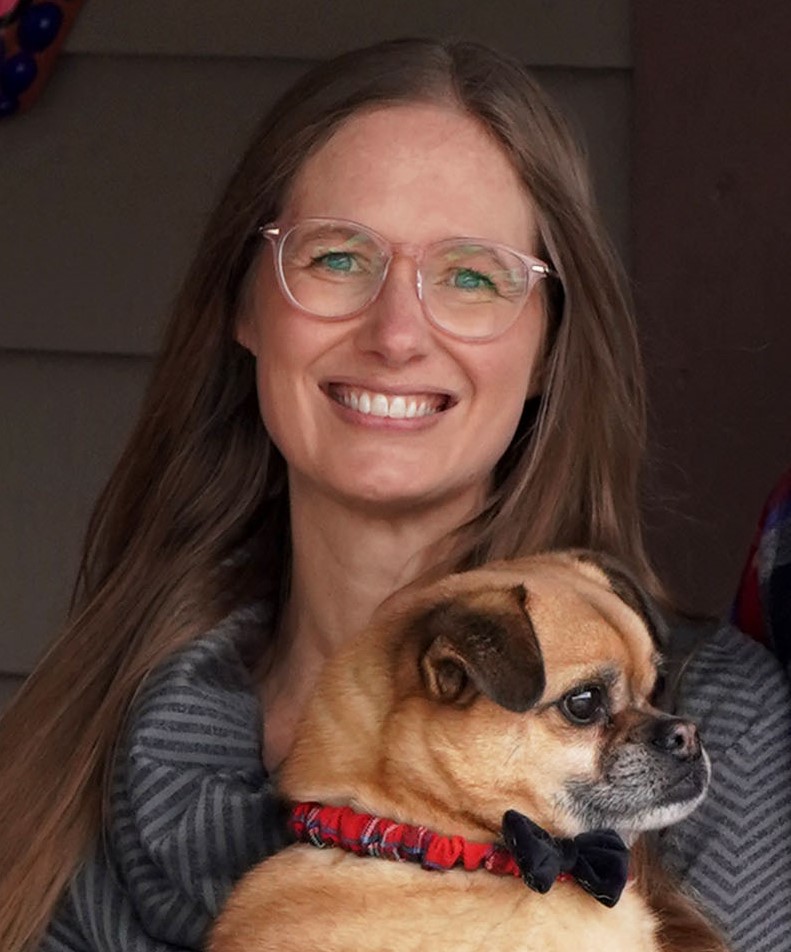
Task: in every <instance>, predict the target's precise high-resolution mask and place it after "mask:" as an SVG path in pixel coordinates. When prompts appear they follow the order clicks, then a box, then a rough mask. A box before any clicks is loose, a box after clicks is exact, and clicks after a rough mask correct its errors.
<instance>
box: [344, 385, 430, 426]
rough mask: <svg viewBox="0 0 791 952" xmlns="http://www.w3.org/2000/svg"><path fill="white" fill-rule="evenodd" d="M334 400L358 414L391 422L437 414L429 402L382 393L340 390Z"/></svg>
mask: <svg viewBox="0 0 791 952" xmlns="http://www.w3.org/2000/svg"><path fill="white" fill-rule="evenodd" d="M336 399H337V400H338V402H339V403H342V404H343V406H345V407H349V408H350V409H352V410H356V411H357V412H358V413H364V414H366V415H368V414H370V415H371V416H376V417H389V418H390V419H392V420H403V419H410V420H411V419H413V418H414V417H425V416H432V415H433V414H434V413H439V407H437V406H436V405H435V404H434V402H433V401H431V400H418V399H416V398H414V397H401V396H394V397H387V396H386V395H385V394H384V393H368V392H367V391H366V390H360V391H354V390H341V391H340V392H339V393H337V395H336Z"/></svg>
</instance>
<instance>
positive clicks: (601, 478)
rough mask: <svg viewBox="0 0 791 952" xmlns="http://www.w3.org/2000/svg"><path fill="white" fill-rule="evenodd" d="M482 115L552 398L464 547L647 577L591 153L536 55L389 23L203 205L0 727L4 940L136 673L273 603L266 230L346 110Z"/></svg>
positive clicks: (76, 810)
mask: <svg viewBox="0 0 791 952" xmlns="http://www.w3.org/2000/svg"><path fill="white" fill-rule="evenodd" d="M414 101H432V102H440V103H446V104H448V105H450V106H451V107H453V108H458V109H462V110H464V111H465V112H466V113H468V114H470V115H472V116H473V117H476V118H477V120H478V121H479V122H480V123H481V124H482V126H483V127H484V128H485V129H487V130H488V131H489V133H490V134H491V135H492V136H493V137H494V139H495V140H496V141H497V142H499V143H500V145H501V147H502V148H503V149H504V150H505V151H506V153H507V154H508V155H509V157H510V159H511V161H512V162H513V164H514V166H515V168H516V169H517V171H518V173H519V174H520V176H521V178H522V180H523V181H524V183H525V185H526V187H527V188H528V189H529V192H530V195H531V196H532V198H533V201H534V204H535V208H536V211H537V215H538V218H539V222H540V233H541V239H542V242H543V247H542V248H541V249H540V250H541V254H542V255H543V256H546V257H547V258H548V259H549V260H550V261H551V263H552V264H553V266H554V267H555V268H556V269H557V271H558V272H559V274H560V275H561V283H560V284H558V285H557V286H556V287H555V289H554V290H553V291H550V293H549V294H548V308H549V310H550V326H551V331H550V334H549V341H548V346H547V354H546V357H545V366H544V371H543V372H544V386H543V395H542V397H541V398H540V400H538V401H536V402H535V403H533V404H530V405H528V407H526V410H525V414H524V418H523V420H522V422H521V425H520V428H519V430H518V432H517V435H516V437H515V439H514V441H513V444H512V446H511V447H510V448H509V450H508V451H507V452H506V454H505V455H504V457H503V459H502V461H501V463H500V464H499V466H498V470H497V473H496V480H495V484H494V486H493V490H492V495H491V498H490V500H489V503H488V505H487V507H486V509H485V511H484V512H483V513H482V514H481V515H480V517H479V518H477V519H476V520H475V521H474V522H473V523H471V524H470V525H469V526H467V527H464V529H463V531H462V534H461V536H460V539H461V542H462V554H461V555H460V557H459V560H458V565H459V566H467V565H474V564H479V563H481V562H484V561H486V560H488V559H490V558H494V557H497V558H501V557H509V556H516V555H519V554H525V553H528V552H531V551H536V550H539V549H544V548H549V547H553V546H558V545H575V546H585V547H589V548H601V549H606V550H608V551H610V552H613V553H614V554H616V555H618V556H620V557H621V558H623V559H625V560H626V561H627V562H629V563H631V564H632V566H633V567H634V568H635V569H636V571H637V572H638V574H642V576H643V577H644V578H646V579H649V580H650V579H651V573H650V569H649V567H648V562H647V559H646V557H645V553H644V550H643V545H642V541H641V534H640V522H639V515H638V499H637V486H638V470H639V465H640V458H641V455H642V448H643V429H644V419H643V417H644V411H643V389H642V372H641V367H640V360H639V356H638V349H637V343H636V339H635V331H634V327H633V321H632V317H631V315H630V309H629V305H628V301H627V300H626V298H625V296H624V291H623V281H622V279H621V275H620V272H619V269H618V266H617V264H616V262H615V259H614V257H613V256H612V254H611V253H610V251H609V248H608V244H607V242H606V240H605V239H604V237H603V233H602V229H601V227H600V225H599V222H598V220H597V216H596V212H595V209H594V204H593V202H592V199H591V194H590V188H589V185H588V179H587V174H586V171H585V165H584V162H583V161H582V160H581V159H580V156H579V153H578V150H577V147H576V145H575V143H574V141H573V138H572V136H571V135H570V134H569V133H568V131H567V129H566V127H565V125H564V123H563V122H562V121H561V120H560V119H559V118H558V115H557V113H556V111H555V110H554V109H553V108H552V106H551V105H549V104H548V103H547V101H546V99H545V97H544V95H543V94H542V93H541V92H540V90H539V89H538V88H537V87H536V85H535V83H534V82H533V80H532V79H531V78H530V76H529V75H528V73H527V72H526V71H525V70H524V69H523V68H522V67H521V66H520V65H519V64H518V63H516V62H513V61H511V60H509V59H507V58H505V57H503V56H500V55H498V54H496V53H494V52H492V51H491V50H488V49H486V48H483V47H481V46H478V45H475V44H470V43H463V42H453V43H439V42H434V41H429V40H403V41H396V42H389V43H384V44H380V45H378V46H375V47H371V48H369V49H365V50H359V51H355V52H352V53H348V54H345V55H343V56H341V57H339V58H337V59H335V60H332V61H330V62H327V63H324V64H322V65H320V66H318V67H317V68H316V69H314V70H312V71H311V72H310V73H309V74H308V75H306V76H305V77H304V78H303V79H302V80H301V81H300V82H298V83H297V85H296V86H295V87H294V88H293V89H292V90H291V91H289V92H288V93H286V95H285V96H284V97H283V98H282V99H281V100H280V101H279V103H277V104H276V105H275V107H274V108H273V110H272V111H271V112H270V113H269V114H268V115H267V116H266V117H265V119H264V120H263V122H262V124H261V126H260V127H259V129H258V130H257V132H256V134H255V136H254V137H253V140H252V143H251V145H250V147H249V149H248V151H247V152H246V154H245V155H244V157H243V158H242V161H241V163H240V165H239V166H238V168H237V170H236V172H235V173H234V174H233V176H232V178H231V180H230V182H229V184H228V186H227V188H226V190H225V193H224V195H223V196H222V198H221V200H220V202H219V204H218V205H217V207H216V209H215V211H214V213H213V214H212V216H211V217H210V219H209V222H208V225H207V227H206V230H205V233H204V235H203V238H202V241H201V243H200V246H199V248H198V251H197V254H196V256H195V259H194V262H193V264H192V267H191V268H190V270H189V273H188V275H187V277H186V280H185V282H184V284H183V287H182V290H181V292H180V294H179V296H178V298H177V301H176V303H175V306H174V310H173V315H172V320H171V322H170V325H169V330H168V332H167V335H166V338H165V340H164V345H163V348H162V351H161V354H160V356H159V359H158V361H157V363H156V366H155V368H154V372H153V377H152V380H151V383H150V386H149V389H148V392H147V394H146V397H145V400H144V403H143V407H142V412H141V416H140V421H139V423H138V424H137V426H136V428H135V430H134V432H133V433H132V436H131V438H130V440H129V443H128V447H127V449H126V452H125V453H124V454H123V456H122V458H121V460H120V462H119V464H118V466H117V467H116V469H115V472H114V473H113V475H112V477H111V479H110V481H109V484H108V486H107V488H106V489H105V491H104V493H103V494H102V496H101V498H100V499H99V502H98V505H97V507H96V510H95V513H94V515H93V518H92V519H91V522H90V525H89V529H88V533H87V539H86V543H85V549H84V557H83V560H82V566H81V570H80V575H79V579H78V584H77V588H76V593H75V599H74V603H73V608H72V612H71V615H70V618H69V621H68V624H67V626H66V628H65V630H64V631H63V633H62V634H61V635H60V637H59V638H58V639H57V641H56V642H55V643H54V645H53V646H52V648H51V649H50V650H49V652H48V653H47V654H46V656H45V657H44V658H43V660H42V661H41V662H40V664H39V665H38V667H37V668H36V670H35V672H34V673H33V674H32V675H31V677H30V678H29V680H28V681H27V683H26V684H25V686H24V687H23V688H22V690H21V691H20V692H19V694H18V696H17V697H16V699H15V700H14V702H13V704H12V705H11V707H10V708H9V710H8V712H7V714H6V715H5V717H4V718H3V720H2V724H1V725H0V765H2V772H3V779H2V786H1V787H0V854H2V855H3V856H4V857H7V858H10V857H13V858H14V859H13V862H10V861H9V860H8V859H7V860H6V862H5V863H3V864H2V865H0V947H2V948H3V949H7V950H9V952H10V950H17V949H23V948H26V947H28V946H29V945H30V944H32V943H33V942H34V941H35V939H36V937H37V936H39V935H40V934H41V931H42V929H43V928H44V927H45V925H46V922H47V920H48V917H49V916H50V915H51V913H52V909H53V906H54V904H55V903H56V901H57V899H58V896H59V895H60V893H61V892H62V890H63V888H64V886H65V884H66V883H67V881H68V879H69V877H70V875H71V874H72V872H73V870H74V867H75V865H76V864H77V863H78V862H79V861H80V858H81V856H82V855H83V854H84V852H85V850H86V847H87V846H88V844H89V843H90V842H91V841H92V840H93V839H94V838H95V836H96V835H97V832H98V831H99V830H100V828H101V824H102V806H103V799H102V791H103V788H104V784H105V783H106V779H107V774H108V769H109V766H110V764H111V762H112V756H113V751H114V747H115V745H116V743H117V740H118V735H119V733H120V731H121V729H122V725H123V722H124V718H125V716H126V714H127V712H128V710H129V706H130V704H131V702H132V699H133V698H134V696H135V694H136V692H137V691H138V690H139V687H140V685H141V683H142V682H143V680H144V679H145V678H146V676H147V675H148V674H149V672H151V670H152V669H153V668H154V667H155V666H156V665H157V664H159V663H160V662H161V661H162V659H163V658H164V657H165V656H167V655H168V654H169V653H171V652H173V651H174V650H175V649H176V648H177V647H178V646H180V645H182V644H184V643H185V642H186V641H188V640H189V639H191V638H193V637H195V636H196V635H197V634H198V633H200V632H203V631H205V630H207V629H208V628H210V627H211V626H212V625H213V624H215V623H216V622H217V621H218V620H219V619H220V618H221V617H222V616H223V615H224V614H226V613H227V612H228V611H229V610H230V609H231V608H232V607H233V606H234V605H238V604H241V603H243V602H249V601H251V600H254V599H259V598H268V599H270V600H273V601H274V602H275V604H276V606H277V604H278V602H279V600H280V599H281V597H282V592H283V591H284V584H285V580H286V579H287V576H288V565H289V527H288V506H287V491H286V479H285V466H284V462H283V460H282V458H281V457H280V455H279V453H278V451H277V450H276V448H275V447H274V446H273V445H272V443H271V442H270V439H269V437H268V434H267V432H266V430H265V429H264V427H263V424H262V422H261V419H260V415H259V410H258V406H257V400H256V391H255V384H254V366H253V359H252V357H251V356H250V355H249V354H248V353H247V352H246V351H244V350H243V349H242V348H241V347H240V346H239V345H238V344H237V343H236V342H235V340H234V325H235V322H236V320H237V317H238V313H239V309H240V303H241V300H242V297H243V295H244V288H245V277H246V276H247V275H248V274H249V273H250V270H251V268H252V266H253V264H254V262H255V259H256V256H257V255H258V254H260V253H261V244H262V243H261V242H260V241H258V239H257V236H256V227H257V226H258V225H259V224H261V223H263V222H266V221H270V220H273V219H274V218H276V217H277V214H278V212H279V211H280V208H281V206H282V204H283V201H284V196H285V194H286V192H287V190H288V188H289V185H290V184H291V182H292V181H293V179H294V176H295V175H296V173H297V172H298V171H299V169H300V167H301V164H302V163H303V162H304V160H305V158H306V157H307V156H308V155H309V154H310V153H311V152H312V151H314V150H316V149H317V148H318V147H320V146H321V145H322V143H324V142H326V141H327V139H328V138H329V136H330V135H331V134H332V133H333V131H334V130H335V129H336V128H337V127H338V125H339V124H340V123H341V122H343V121H344V119H345V118H347V117H348V116H350V115H352V114H353V113H355V112H356V111H357V110H360V109H363V108H366V107H368V108H370V107H373V106H376V105H381V104H386V103H397V102H414Z"/></svg>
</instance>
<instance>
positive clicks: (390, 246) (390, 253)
mask: <svg viewBox="0 0 791 952" xmlns="http://www.w3.org/2000/svg"><path fill="white" fill-rule="evenodd" d="M306 224H312V225H316V226H319V227H321V226H333V225H337V226H338V227H339V228H344V229H349V230H353V231H354V232H355V233H359V234H362V235H365V236H366V237H368V238H369V239H370V240H371V241H372V242H373V244H374V245H375V246H376V247H377V248H379V249H381V251H382V252H383V261H384V263H383V267H382V272H381V274H380V276H379V279H378V283H376V284H375V285H374V286H373V287H372V289H371V293H370V294H369V296H368V297H367V298H366V299H365V300H364V301H363V303H362V304H360V305H359V306H358V307H355V308H354V309H353V310H350V311H348V312H347V313H343V314H333V315H327V314H322V313H321V312H320V311H314V310H311V309H310V308H307V307H305V306H304V305H303V304H302V303H300V301H298V300H297V299H296V297H295V296H294V294H293V293H292V291H291V289H290V288H289V286H288V282H287V281H286V277H285V271H284V267H283V248H284V246H285V243H286V241H287V240H288V238H289V236H290V235H291V234H292V232H293V231H294V229H295V228H298V227H301V226H304V225H306ZM258 234H259V235H260V236H261V237H262V238H265V239H267V240H268V241H270V242H271V243H272V251H273V254H274V259H275V271H276V273H277V280H278V285H279V287H280V290H281V292H282V294H283V295H284V297H285V298H286V300H288V301H289V302H290V303H291V304H292V305H293V306H294V307H295V308H297V309H298V310H300V311H302V312H303V313H305V314H309V315H311V316H312V317H317V318H320V319H322V320H325V321H343V320H348V319H349V318H352V317H355V316H356V315H358V314H360V313H361V312H362V311H364V310H365V308H367V307H369V306H370V305H371V304H372V303H373V302H374V301H375V300H376V299H377V297H378V296H379V294H380V293H381V291H382V288H383V287H384V284H385V281H386V280H387V275H388V273H389V270H390V265H391V263H392V261H393V258H394V257H395V256H396V255H402V256H404V257H408V258H411V259H412V261H414V263H415V284H416V288H415V289H416V292H417V297H418V300H419V301H420V304H421V307H422V310H423V313H424V314H425V316H426V318H427V319H428V321H429V322H430V323H431V324H432V326H434V327H436V328H437V329H438V330H440V331H442V332H443V333H445V334H448V335H449V336H451V337H455V338H457V339H460V340H470V341H485V340H491V339H492V338H495V337H499V336H500V335H501V334H504V333H505V332H506V331H507V330H508V328H509V327H511V326H512V325H513V323H514V322H515V321H516V319H517V317H518V316H519V313H520V311H521V309H522V307H523V306H524V303H525V302H526V301H527V299H528V298H529V296H530V294H531V292H532V290H533V289H534V287H535V286H536V285H537V284H538V282H539V281H541V280H542V279H543V278H550V277H551V278H557V277H558V274H557V272H556V271H554V270H553V269H552V268H550V267H549V265H547V264H546V263H545V262H543V261H541V260H540V259H539V258H536V257H534V256H533V255H528V254H525V253H523V252H521V251H517V250H516V249H515V248H511V247H509V246H508V245H501V244H497V243H496V242H491V241H486V240H484V239H481V238H468V237H463V236H460V237H454V238H449V239H443V240H441V241H438V242H432V243H431V244H428V245H415V244H409V243H399V244H396V243H394V242H391V241H388V240H387V239H386V238H384V237H383V236H382V235H380V234H378V232H375V231H374V230H373V229H371V228H368V227H367V226H365V225H361V224H360V223H359V222H355V221H350V220H348V219H342V218H303V219H301V220H300V221H297V222H293V223H291V224H289V225H282V224H278V223H277V222H272V223H271V224H269V225H262V226H261V227H259V228H258ZM463 242H468V243H470V244H478V245H481V246H485V247H486V248H491V249H493V250H494V251H499V252H504V253H506V254H509V255H512V256H513V257H514V258H516V259H518V260H519V261H520V262H521V263H522V264H523V266H524V268H525V282H524V290H523V291H522V293H521V295H520V297H519V298H518V299H515V300H514V302H513V315H512V317H511V319H510V320H509V321H508V322H507V323H505V324H504V325H503V326H502V327H498V328H497V330H496V331H495V332H494V333H490V334H486V335H469V334H463V333H459V332H457V331H454V330H453V329H452V328H450V327H447V326H446V325H445V324H444V323H442V322H441V321H440V320H438V319H437V317H436V315H435V314H434V313H432V310H431V307H430V305H429V303H428V302H427V301H426V298H425V294H424V282H423V273H422V270H421V265H422V262H423V261H424V260H425V259H426V257H427V256H428V255H430V254H431V253H432V252H435V251H437V250H438V249H440V248H441V247H442V246H446V245H447V246H450V245H453V244H456V243H463Z"/></svg>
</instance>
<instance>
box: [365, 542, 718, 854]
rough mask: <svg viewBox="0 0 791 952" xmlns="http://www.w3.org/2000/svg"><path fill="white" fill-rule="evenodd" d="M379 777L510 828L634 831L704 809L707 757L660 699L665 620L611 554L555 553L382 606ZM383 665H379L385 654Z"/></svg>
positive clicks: (446, 811) (443, 808)
mask: <svg viewBox="0 0 791 952" xmlns="http://www.w3.org/2000/svg"><path fill="white" fill-rule="evenodd" d="M385 619H386V620H385V621H384V623H383V629H382V630H384V631H385V633H386V636H385V638H384V640H383V641H384V643H385V644H387V645H388V646H389V647H388V651H389V658H388V661H387V663H386V664H385V665H384V667H385V668H387V676H388V678H389V680H390V681H391V682H392V683H391V684H390V685H389V690H390V691H391V692H392V693H391V695H390V697H389V698H387V699H385V698H382V704H383V706H384V708H385V709H384V710H383V712H382V714H381V723H380V724H379V726H378V728H377V730H378V731H379V732H380V733H381V735H382V736H381V737H380V738H379V741H378V742H379V743H380V744H381V747H382V751H383V753H382V755H381V760H379V762H378V769H379V770H380V777H381V783H382V786H383V788H385V789H387V790H389V791H390V792H391V793H392V794H393V795H394V796H396V797H399V796H402V797H405V798H407V799H409V798H412V799H414V798H418V799H422V800H423V801H424V802H426V803H429V804H432V805H433V807H434V808H436V811H437V812H438V814H440V815H448V816H450V815H453V816H455V817H456V818H457V819H461V820H463V821H466V822H467V823H468V825H469V824H472V825H475V826H477V827H485V828H486V829H489V830H491V831H492V832H496V831H499V828H500V823H501V820H502V815H503V812H504V810H505V809H511V808H512V809H516V810H519V811H520V812H523V813H525V814H527V815H528V816H530V817H531V818H532V819H533V820H535V821H536V822H538V823H540V824H541V825H542V826H544V827H545V828H547V829H548V830H550V831H551V832H553V833H555V834H556V835H565V836H571V835H575V834H576V833H579V832H581V831H583V830H588V829H594V828H601V827H609V828H613V829H615V830H617V831H618V832H620V833H621V834H622V835H624V836H626V837H630V836H631V835H632V834H635V833H637V832H640V831H642V830H646V829H651V828H655V827H659V826H665V825H667V824H670V823H673V822H676V821H678V820H679V819H681V818H682V817H684V816H685V815H687V814H688V813H689V812H691V811H692V810H693V809H694V808H695V807H696V806H697V804H698V803H699V802H700V801H701V800H702V798H703V796H704V795H705V791H706V787H707V784H708V779H709V763H708V758H707V757H706V754H705V752H704V751H703V749H702V747H701V745H700V742H699V740H698V738H697V733H696V731H695V728H694V725H692V724H691V723H689V722H686V721H682V720H680V719H677V718H672V717H669V716H668V715H665V714H663V713H661V712H660V711H658V710H657V709H656V708H654V707H653V706H652V704H651V698H652V694H653V693H654V691H655V689H656V686H657V664H658V662H659V658H660V647H661V644H660V642H661V620H660V619H659V616H658V614H657V613H656V611H655V610H654V609H653V608H652V607H651V605H650V603H649V602H648V600H647V599H646V598H645V596H644V595H643V594H642V593H641V591H640V589H639V588H638V587H637V586H636V585H635V584H634V583H633V582H632V581H631V580H630V579H629V577H628V576H627V575H626V574H625V573H624V572H623V571H622V570H621V569H620V568H619V567H618V566H617V565H615V564H614V563H612V562H610V561H609V560H604V559H602V558H601V557H599V556H593V555H590V554H588V553H557V554H551V555H545V556H538V557H534V558H531V559H523V560H519V561H517V562H510V563H499V564H497V565H494V566H489V567H486V568H484V569H480V570H476V571H474V572H469V573H465V574H462V575H457V576H453V577H451V578H450V579H446V580H444V581H443V582H440V583H438V584H437V585H434V586H432V587H430V588H429V589H427V590H425V591H423V592H421V593H419V594H418V596H417V597H415V596H414V595H408V596H406V597H405V598H401V599H398V598H397V599H396V600H395V601H394V603H393V605H391V606H390V608H389V610H388V611H386V612H385ZM380 673H381V666H380Z"/></svg>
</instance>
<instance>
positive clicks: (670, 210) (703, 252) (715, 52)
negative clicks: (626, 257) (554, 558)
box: [632, 0, 791, 611]
mask: <svg viewBox="0 0 791 952" xmlns="http://www.w3.org/2000/svg"><path fill="white" fill-rule="evenodd" d="M633 9H634V33H633V56H634V139H633V166H632V168H633V190H632V197H633V205H632V212H633V216H632V223H633V242H632V251H633V264H634V267H633V274H634V280H635V285H636V289H637V294H638V304H639V314H640V322H641V327H642V328H643V334H644V340H645V353H646V362H647V365H648V369H649V373H650V378H651V396H652V405H653V424H654V426H653V440H654V447H653V460H654V462H653V471H652V476H653V482H654V486H655V489H656V494H655V497H654V499H653V501H652V503H651V506H650V508H649V520H650V525H651V541H652V547H653V551H654V552H655V553H656V555H657V557H658V559H659V563H660V566H661V568H662V570H663V572H664V575H665V577H666V578H668V579H669V580H670V581H671V582H672V583H673V585H674V587H675V589H676V591H677V592H678V593H679V594H680V595H681V597H682V598H683V599H684V600H685V601H686V602H687V603H688V604H690V605H693V606H697V607H698V608H704V609H707V610H711V611H723V610H727V608H728V606H729V603H730V600H731V598H732V597H733V592H734V589H735V587H736V584H737V580H738V577H739V574H740V571H741V568H742V564H743V561H744V559H745V555H746V551H747V547H748V544H749V541H750V537H751V535H752V532H753V528H754V526H755V523H756V521H757V518H758V514H759V511H760V508H761V505H762V502H763V499H764V497H765V496H766V494H767V493H768V491H769V488H770V486H771V484H772V482H773V481H774V480H775V479H776V478H777V477H778V476H779V474H780V473H781V472H782V471H783V470H784V469H786V468H787V467H788V466H790V465H791V372H790V371H789V355H790V354H791V319H790V317H789V315H790V314H791V308H789V296H791V284H790V283H789V266H788V258H789V253H791V184H790V182H791V179H789V168H791V123H790V122H789V112H788V104H789V102H791V69H789V59H788V41H789V38H791V6H790V5H789V4H788V3H787V2H783V0H766V2H763V3H761V4H754V5H748V4H744V3H739V2H736V0H720V2H718V3H716V4H715V3H687V2H683V0H665V2H663V3H661V4H658V3H641V2H640V0H636V2H635V3H634V4H633Z"/></svg>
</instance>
